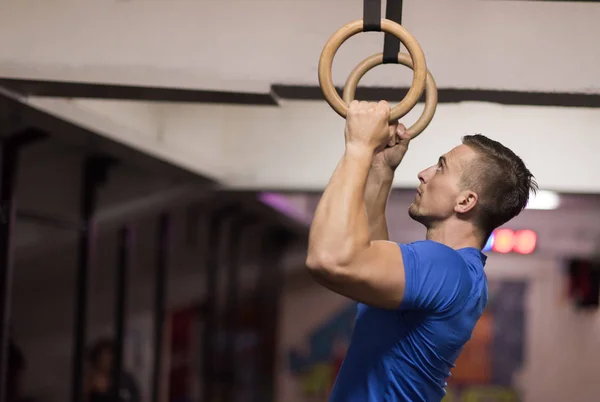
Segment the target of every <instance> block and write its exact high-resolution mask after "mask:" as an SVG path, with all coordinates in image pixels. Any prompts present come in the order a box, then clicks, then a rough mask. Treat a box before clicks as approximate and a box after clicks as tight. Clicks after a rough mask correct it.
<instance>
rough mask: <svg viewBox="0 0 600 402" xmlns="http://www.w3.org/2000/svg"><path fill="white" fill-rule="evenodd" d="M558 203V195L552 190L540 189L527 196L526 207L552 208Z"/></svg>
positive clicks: (556, 206)
mask: <svg viewBox="0 0 600 402" xmlns="http://www.w3.org/2000/svg"><path fill="white" fill-rule="evenodd" d="M559 205H560V196H559V195H558V194H557V193H555V192H553V191H544V190H540V191H538V192H537V194H531V195H530V196H529V202H528V203H527V207H525V208H526V209H541V210H552V209H556V208H558V206H559Z"/></svg>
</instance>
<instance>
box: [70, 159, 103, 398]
mask: <svg viewBox="0 0 600 402" xmlns="http://www.w3.org/2000/svg"><path fill="white" fill-rule="evenodd" d="M110 164H111V162H110V160H109V159H108V158H105V157H102V156H90V157H88V158H87V159H86V160H85V163H84V168H83V176H82V183H81V201H80V222H81V229H80V230H79V237H78V241H77V249H78V252H77V278H76V286H77V287H76V291H75V318H74V322H75V325H74V328H73V332H74V333H73V363H72V373H71V402H81V401H82V400H84V395H83V378H84V377H83V375H84V369H85V366H84V352H85V343H86V340H87V339H86V335H87V334H86V332H87V331H86V329H87V313H88V300H87V298H88V276H89V267H90V262H91V259H92V253H93V246H94V229H95V222H94V212H95V211H96V198H97V192H98V187H99V186H100V185H102V184H104V182H105V181H106V177H107V174H108V168H109V166H110Z"/></svg>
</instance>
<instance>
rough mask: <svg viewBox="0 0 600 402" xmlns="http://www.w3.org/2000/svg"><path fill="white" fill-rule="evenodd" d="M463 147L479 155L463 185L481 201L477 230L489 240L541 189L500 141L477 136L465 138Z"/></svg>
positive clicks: (468, 171) (469, 167)
mask: <svg viewBox="0 0 600 402" xmlns="http://www.w3.org/2000/svg"><path fill="white" fill-rule="evenodd" d="M462 143H463V144H464V145H466V146H468V147H469V148H471V149H473V150H474V151H475V152H476V153H477V154H478V157H477V158H476V160H475V161H474V162H473V163H472V164H470V166H468V167H467V169H466V170H465V173H464V174H463V176H462V178H461V185H462V187H463V188H465V189H470V190H472V191H475V192H476V193H477V195H478V197H479V200H478V203H477V206H476V210H475V213H476V219H475V226H476V227H477V228H478V229H480V230H481V231H482V233H483V235H484V236H485V238H486V239H487V238H488V237H489V236H490V235H491V234H492V232H493V231H494V229H496V228H497V227H499V226H501V225H503V224H505V223H506V222H508V221H509V220H511V219H512V218H514V217H515V216H517V215H519V214H520V213H521V211H523V209H525V207H526V206H527V203H528V201H529V196H530V194H535V193H536V192H537V191H538V185H537V183H536V181H535V178H534V176H533V175H532V174H531V172H530V171H529V169H527V167H526V166H525V163H524V162H523V160H522V159H521V158H519V157H518V156H517V155H516V154H515V153H514V152H513V151H511V150H510V149H508V148H507V147H505V146H504V145H502V144H501V143H499V142H498V141H494V140H491V139H489V138H487V137H486V136H484V135H481V134H475V135H466V136H464V137H463V138H462Z"/></svg>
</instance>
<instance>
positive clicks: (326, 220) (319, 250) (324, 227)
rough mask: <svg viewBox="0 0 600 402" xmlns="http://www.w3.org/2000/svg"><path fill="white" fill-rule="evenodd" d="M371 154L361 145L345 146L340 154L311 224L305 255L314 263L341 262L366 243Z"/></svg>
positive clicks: (339, 263)
mask: <svg viewBox="0 0 600 402" xmlns="http://www.w3.org/2000/svg"><path fill="white" fill-rule="evenodd" d="M372 157H373V152H372V151H369V150H365V149H361V148H347V149H346V152H345V153H344V155H343V156H342V159H341V160H340V162H339V164H338V166H337V167H336V169H335V172H334V173H333V176H332V177H331V180H330V181H329V184H328V185H327V188H326V189H325V192H324V193H323V196H322V197H321V200H320V201H319V205H318V206H317V210H316V211H315V216H314V218H313V222H312V225H311V229H310V234H309V245H308V258H309V260H311V261H312V262H313V263H315V264H317V265H318V264H319V263H323V262H324V261H325V260H326V261H325V262H326V263H327V264H335V265H344V264H345V263H346V262H348V261H349V260H350V259H352V258H353V257H354V255H355V254H356V253H357V252H360V251H361V250H362V249H364V248H366V247H368V246H369V244H370V240H371V239H370V235H369V224H368V220H367V212H366V208H365V203H364V200H363V197H364V193H365V186H366V182H367V176H368V173H369V167H370V165H371V161H372ZM308 265H310V263H309V264H308Z"/></svg>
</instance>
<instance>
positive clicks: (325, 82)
mask: <svg viewBox="0 0 600 402" xmlns="http://www.w3.org/2000/svg"><path fill="white" fill-rule="evenodd" d="M381 30H382V31H383V32H386V33H389V34H391V35H394V36H396V37H397V38H398V39H400V41H401V42H402V43H403V44H404V46H406V48H407V49H408V53H410V56H411V59H412V61H413V63H414V66H413V71H414V75H413V81H412V84H411V87H410V89H409V91H408V93H407V94H406V96H405V97H404V99H403V100H402V101H401V102H400V103H398V104H397V105H396V106H394V107H393V108H392V110H391V111H390V121H395V120H398V119H399V118H401V117H402V116H404V115H406V114H407V113H408V112H409V111H410V110H411V109H412V108H413V107H414V106H415V105H416V104H417V102H418V101H419V98H420V97H421V95H422V94H423V91H424V90H425V80H426V78H427V64H426V62H425V55H424V54H423V49H421V46H420V45H419V43H418V42H417V40H416V39H415V38H414V36H412V35H411V33H410V32H408V31H407V30H406V29H404V27H402V26H401V25H400V24H397V23H395V22H394V21H390V20H388V19H382V20H381ZM362 31H363V20H362V19H361V20H356V21H353V22H350V23H348V24H346V25H345V26H343V27H342V28H341V29H339V30H338V31H337V32H336V33H335V34H333V36H332V37H331V38H330V39H329V40H328V41H327V43H326V44H325V47H324V48H323V51H322V52H321V58H320V59H319V85H320V86H321V90H322V91H323V95H324V96H325V100H326V101H327V103H329V105H330V106H331V107H332V108H333V110H335V111H336V112H337V113H338V114H339V115H340V116H342V117H343V118H346V116H347V113H348V104H346V103H344V101H343V99H342V98H341V97H340V96H339V95H338V93H337V91H336V89H335V86H334V85H333V76H332V72H331V69H332V67H333V59H334V57H335V54H336V52H337V51H338V49H339V48H340V46H342V44H343V43H344V42H345V41H346V40H348V39H349V38H350V37H352V36H354V35H356V34H358V33H360V32H362Z"/></svg>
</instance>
